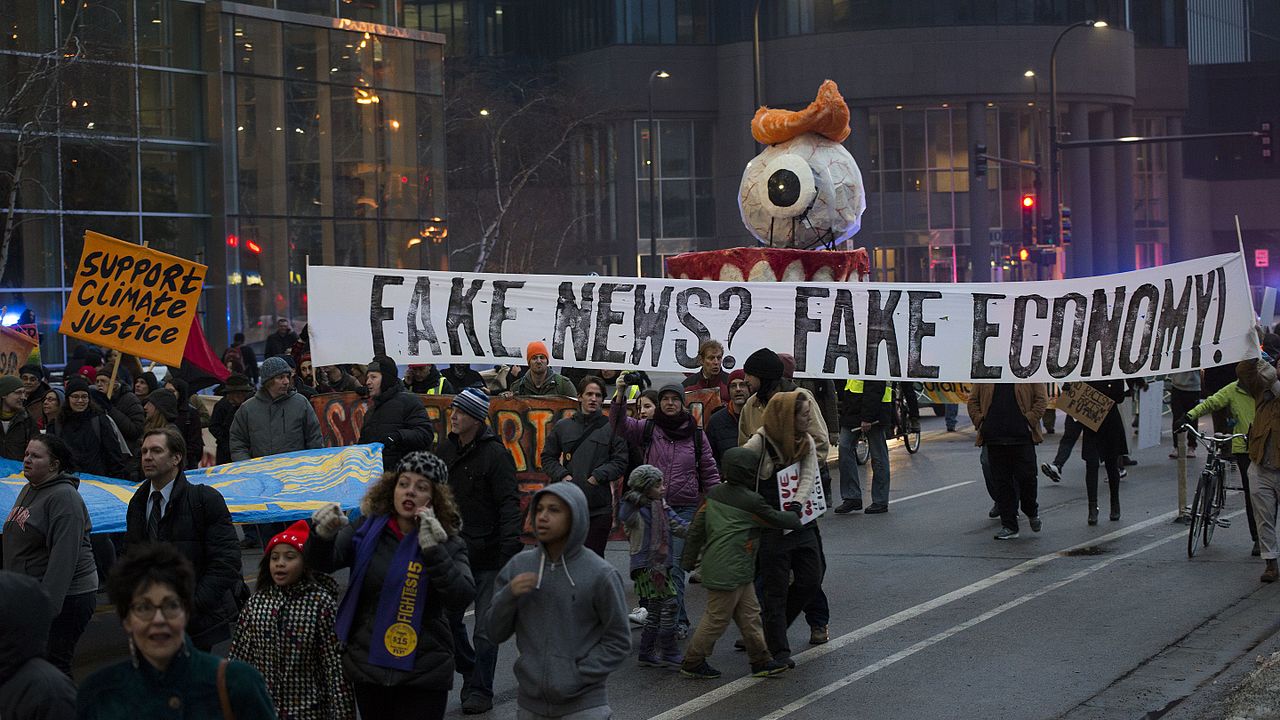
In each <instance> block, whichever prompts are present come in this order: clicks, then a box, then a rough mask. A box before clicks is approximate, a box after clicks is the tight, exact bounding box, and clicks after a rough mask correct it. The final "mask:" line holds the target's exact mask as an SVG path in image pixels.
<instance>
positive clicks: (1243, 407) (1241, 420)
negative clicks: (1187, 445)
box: [1174, 381, 1257, 455]
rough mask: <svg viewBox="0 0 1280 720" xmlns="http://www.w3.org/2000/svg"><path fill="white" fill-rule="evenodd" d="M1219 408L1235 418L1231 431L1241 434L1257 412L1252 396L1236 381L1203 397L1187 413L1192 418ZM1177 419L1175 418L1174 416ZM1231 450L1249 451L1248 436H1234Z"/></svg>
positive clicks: (1238, 451) (1242, 452) (1239, 453)
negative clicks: (1200, 401)
mask: <svg viewBox="0 0 1280 720" xmlns="http://www.w3.org/2000/svg"><path fill="white" fill-rule="evenodd" d="M1219 410H1227V411H1228V412H1229V413H1231V417H1233V418H1235V421H1236V423H1235V425H1233V426H1232V428H1231V432H1233V433H1240V434H1241V435H1248V434H1249V427H1250V426H1251V425H1253V415H1254V413H1255V412H1257V406H1256V405H1255V404H1254V402H1253V396H1252V395H1250V394H1249V393H1248V392H1246V391H1245V389H1244V388H1242V387H1240V382H1239V381H1236V382H1233V383H1231V384H1230V385H1227V386H1226V387H1224V388H1222V389H1221V390H1219V391H1218V392H1216V393H1214V394H1212V395H1210V396H1209V397H1207V398H1205V399H1204V402H1202V403H1200V404H1199V405H1197V406H1195V407H1193V408H1191V410H1190V411H1189V412H1188V413H1187V414H1188V415H1190V416H1191V417H1193V418H1198V417H1200V416H1201V415H1208V414H1209V413H1211V412H1217V411H1219ZM1174 420H1177V418H1174ZM1231 452H1232V453H1234V454H1237V455H1244V454H1246V453H1248V452H1249V438H1247V437H1243V438H1236V439H1235V440H1232V441H1231Z"/></svg>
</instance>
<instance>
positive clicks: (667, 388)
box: [658, 383, 684, 407]
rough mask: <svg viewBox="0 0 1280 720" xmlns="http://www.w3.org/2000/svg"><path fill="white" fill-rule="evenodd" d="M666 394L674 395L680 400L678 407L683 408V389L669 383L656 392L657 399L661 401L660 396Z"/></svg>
mask: <svg viewBox="0 0 1280 720" xmlns="http://www.w3.org/2000/svg"><path fill="white" fill-rule="evenodd" d="M667 393H675V395H676V397H678V398H680V406H681V407H684V387H683V386H680V385H677V384H675V383H669V384H667V385H663V386H662V387H661V388H660V389H659V390H658V399H659V400H661V399H662V396H663V395H666V394H667Z"/></svg>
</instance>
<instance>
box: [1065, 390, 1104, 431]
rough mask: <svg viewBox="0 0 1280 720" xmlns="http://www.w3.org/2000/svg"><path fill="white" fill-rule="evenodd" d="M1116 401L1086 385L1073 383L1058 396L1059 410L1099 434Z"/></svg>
mask: <svg viewBox="0 0 1280 720" xmlns="http://www.w3.org/2000/svg"><path fill="white" fill-rule="evenodd" d="M1115 404H1116V403H1115V401H1114V400H1112V399H1111V398H1109V397H1107V396H1106V395H1104V394H1102V393H1100V392H1098V391H1097V390H1094V389H1093V388H1091V387H1089V386H1088V385H1086V384H1084V383H1071V384H1070V385H1067V386H1066V387H1065V388H1063V390H1062V394H1061V395H1059V396H1058V409H1059V410H1061V411H1062V412H1064V413H1066V414H1068V415H1070V416H1071V417H1073V418H1075V419H1076V420H1079V421H1080V424H1081V425H1084V426H1085V427H1087V428H1089V429H1090V430H1092V431H1094V432H1097V431H1098V428H1099V427H1100V426H1101V425H1102V421H1103V420H1105V419H1106V417H1107V413H1109V412H1111V406H1112V405H1115Z"/></svg>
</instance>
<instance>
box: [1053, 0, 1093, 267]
mask: <svg viewBox="0 0 1280 720" xmlns="http://www.w3.org/2000/svg"><path fill="white" fill-rule="evenodd" d="M1106 26H1107V24H1106V23H1105V22H1103V21H1102V20H1096V21H1095V20H1084V21H1082V22H1078V23H1076V24H1074V25H1070V26H1068V27H1067V28H1066V29H1065V30H1063V31H1062V32H1061V33H1059V34H1058V39H1057V40H1054V41H1053V49H1052V50H1050V51H1049V211H1050V212H1052V213H1053V217H1054V222H1052V223H1051V224H1050V225H1051V227H1053V238H1054V240H1055V244H1056V241H1057V240H1059V239H1060V237H1059V236H1060V235H1061V233H1062V229H1061V227H1060V223H1061V217H1060V216H1061V212H1062V211H1061V209H1060V208H1061V207H1062V189H1061V187H1060V186H1061V183H1060V182H1059V180H1058V175H1059V173H1060V172H1061V169H1062V168H1061V166H1062V162H1061V160H1060V155H1059V152H1058V139H1059V136H1058V45H1060V44H1061V43H1062V39H1063V38H1065V37H1066V36H1067V34H1068V33H1070V32H1071V31H1072V30H1075V29H1076V28H1081V27H1093V28H1104V27H1106Z"/></svg>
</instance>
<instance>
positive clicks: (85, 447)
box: [50, 403, 129, 478]
mask: <svg viewBox="0 0 1280 720" xmlns="http://www.w3.org/2000/svg"><path fill="white" fill-rule="evenodd" d="M50 434H51V435H57V436H58V437H60V438H62V439H63V440H66V441H67V445H69V446H70V447H71V454H72V455H73V456H75V459H76V469H77V470H79V471H80V472H82V473H84V474H86V475H104V476H106V477H113V478H127V477H129V475H128V472H127V470H126V469H125V459H124V447H123V446H122V445H121V442H122V441H123V438H122V437H121V436H120V431H119V430H118V429H116V424H115V421H114V420H112V419H111V416H110V415H107V414H106V413H105V412H103V411H102V410H101V409H99V408H97V407H95V406H94V405H93V404H92V403H90V405H89V407H88V409H86V410H85V411H84V412H79V413H73V412H71V411H70V410H69V409H64V410H63V412H62V417H61V418H59V419H58V421H57V422H55V423H54V424H53V429H52V430H51V431H50Z"/></svg>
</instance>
